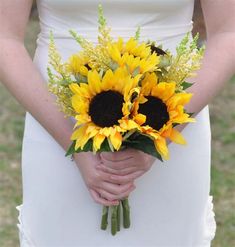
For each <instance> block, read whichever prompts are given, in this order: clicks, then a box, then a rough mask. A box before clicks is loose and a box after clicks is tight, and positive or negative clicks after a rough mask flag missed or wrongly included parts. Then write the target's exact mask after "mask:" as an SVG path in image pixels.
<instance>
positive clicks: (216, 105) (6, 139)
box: [0, 5, 235, 247]
mask: <svg viewBox="0 0 235 247" xmlns="http://www.w3.org/2000/svg"><path fill="white" fill-rule="evenodd" d="M194 19H195V32H196V31H199V32H200V34H201V37H202V38H205V31H204V24H203V19H202V15H201V12H200V6H199V5H197V6H196V8H195V15H194ZM38 32H39V26H38V19H37V12H36V10H35V9H33V11H32V16H31V18H30V22H29V24H28V28H27V34H26V39H25V44H26V47H27V49H28V51H29V53H30V55H31V56H33V54H34V50H35V40H36V36H37V33H38ZM0 103H1V104H0V246H1V247H17V246H19V243H18V230H17V227H16V224H17V216H18V212H17V211H16V209H15V207H16V205H19V204H21V200H22V199H21V197H22V185H21V166H20V158H21V154H20V153H21V141H22V135H23V127H24V110H23V109H22V107H21V106H20V105H19V104H18V103H17V102H16V101H15V100H14V98H13V97H11V96H10V94H9V93H8V92H7V91H6V89H5V88H4V87H3V86H2V85H1V84H0ZM234 106H235V77H234V78H233V79H232V80H230V81H229V82H227V84H226V87H225V89H224V90H223V91H222V92H221V93H220V94H219V95H218V96H217V97H216V98H215V99H214V101H213V102H212V104H211V105H210V117H211V127H212V138H213V140H212V187H211V194H212V195H213V196H214V207H215V212H216V221H217V233H216V237H215V239H214V241H213V244H212V246H213V247H233V246H235V213H234V212H235V211H234V209H235V166H234V160H235V148H234V142H235V124H234V123H235V110H234Z"/></svg>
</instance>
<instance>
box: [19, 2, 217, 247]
mask: <svg viewBox="0 0 235 247" xmlns="http://www.w3.org/2000/svg"><path fill="white" fill-rule="evenodd" d="M65 2H66V4H65ZM93 2H94V4H92V3H93ZM100 2H102V4H103V5H104V10H106V11H105V15H107V19H108V23H110V25H111V26H112V27H113V33H114V34H115V35H114V36H115V37H116V36H117V35H118V34H119V35H122V36H123V37H124V38H127V37H128V36H130V35H133V34H134V33H135V30H136V26H138V25H139V24H140V25H141V26H143V28H142V31H141V35H143V36H144V37H143V39H144V40H146V39H148V38H152V39H154V40H156V39H157V38H159V40H158V41H159V43H162V44H163V47H164V48H168V49H170V50H171V51H174V50H175V47H176V45H177V44H178V43H179V41H180V40H181V39H182V38H183V36H184V35H185V33H186V32H188V31H191V28H192V23H191V21H190V20H191V17H192V10H193V1H192V0H177V1H176V0H164V1H163V0H159V1H153V0H152V1H151V0H148V1H147V2H148V4H150V6H149V7H148V6H147V5H144V6H145V7H144V8H142V7H141V6H142V5H143V1H140V0H132V1H130V2H125V3H124V1H122V0H119V1H116V0H115V1H100ZM169 2H170V3H171V4H173V5H169V4H168V3H169ZM37 3H38V8H39V17H40V24H41V33H40V35H39V38H38V41H37V50H36V54H35V57H34V64H35V66H36V67H37V68H38V70H39V71H40V73H41V74H42V76H43V77H44V79H45V81H46V80H47V71H46V67H47V64H48V38H49V30H50V29H51V30H54V36H55V42H56V45H57V47H58V49H59V51H60V53H61V54H62V57H63V59H67V58H68V56H69V55H70V54H71V53H74V52H75V51H77V50H78V45H77V44H76V43H75V41H74V40H72V39H71V38H70V37H69V35H68V34H67V33H68V29H69V28H70V27H76V26H77V23H82V24H83V27H84V29H83V30H80V33H82V34H84V35H85V37H88V38H89V39H91V40H92V41H95V34H94V26H95V25H96V16H97V11H96V9H97V8H96V7H94V5H97V3H98V1H96V0H89V1H85V2H83V1H77V2H76V1H74V0H69V1H62V0H55V1H52V0H38V1H37ZM118 3H120V4H118ZM131 3H136V4H131ZM141 3H142V4H141ZM79 4H81V6H80V5H79ZM112 4H113V5H112ZM123 5H125V8H124V7H123ZM172 6H173V7H172ZM76 8H77V9H76ZM119 8H120V9H119ZM154 8H155V9H157V10H160V11H159V12H157V11H156V10H154ZM114 9H115V10H116V11H118V9H119V10H120V11H121V13H122V18H120V14H118V13H119V12H120V11H119V12H115V11H114ZM83 10H84V11H83ZM88 10H89V11H88ZM78 11H79V14H78V13H77V12H78ZM130 13H133V16H131V17H132V18H129V19H128V15H130ZM70 14H71V15H70ZM142 15H144V18H142V17H143V16H142ZM94 16H95V17H94ZM76 18H77V19H76ZM79 18H80V19H79ZM92 18H93V19H92ZM117 20H118V21H117ZM151 21H152V22H155V23H152V25H151ZM143 22H146V23H143ZM125 23H126V25H127V24H128V25H130V26H131V27H127V26H126V25H125ZM86 25H91V26H92V27H93V28H89V27H86ZM117 25H120V27H119V28H117V27H116V26H117ZM148 25H150V26H148ZM153 26H154V27H153ZM162 26H164V28H162ZM32 83H33V80H32ZM196 120H197V121H196V123H192V124H189V125H188V126H187V127H186V128H185V129H184V130H183V135H184V136H185V138H186V140H187V142H188V144H187V146H183V147H182V146H180V145H176V144H170V146H169V149H170V155H171V158H170V160H169V161H167V162H164V163H161V162H159V161H156V162H155V163H154V164H153V166H152V168H151V170H150V171H148V172H147V173H146V174H144V175H143V176H142V177H140V178H138V179H137V180H136V182H135V184H136V190H135V191H133V192H132V193H131V195H130V197H129V200H130V206H131V227H130V228H129V229H122V230H121V232H119V233H118V234H117V235H116V236H112V235H111V233H110V231H109V230H108V231H102V230H100V220H101V212H102V206H101V205H99V204H96V203H95V202H94V201H93V200H92V198H91V196H90V194H89V193H88V190H87V188H86V186H85V184H84V182H83V180H82V177H81V175H80V173H79V170H78V168H77V166H76V164H75V163H74V162H73V161H71V159H70V158H68V157H65V152H64V150H63V149H62V148H61V147H60V146H59V145H58V144H57V142H56V141H55V140H54V139H53V138H52V137H51V136H50V134H49V133H48V132H47V131H46V130H45V129H44V128H43V127H42V126H41V125H40V124H39V123H38V122H37V121H36V120H35V119H34V118H33V117H32V116H31V115H30V114H29V113H26V118H25V131H24V138H23V150H22V178H23V180H22V181H23V203H22V204H21V205H19V206H17V209H18V210H19V217H18V220H19V222H18V224H17V225H18V228H19V236H20V242H21V247H94V246H97V247H209V246H210V242H211V240H212V239H213V237H214V234H215V227H216V225H215V220H214V213H213V205H212V197H211V196H210V194H209V192H210V165H211V157H210V156H211V145H210V144H211V143H210V142H211V131H210V122H209V112H208V107H207V106H206V107H205V108H204V109H203V110H202V111H201V112H200V113H199V114H198V115H197V117H196Z"/></svg>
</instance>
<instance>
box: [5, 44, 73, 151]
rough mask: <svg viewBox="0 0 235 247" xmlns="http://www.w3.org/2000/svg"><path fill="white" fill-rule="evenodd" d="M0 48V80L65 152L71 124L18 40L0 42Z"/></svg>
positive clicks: (68, 142) (68, 143) (68, 141)
mask: <svg viewBox="0 0 235 247" xmlns="http://www.w3.org/2000/svg"><path fill="white" fill-rule="evenodd" d="M0 48H1V49H0V81H1V82H2V83H3V84H4V85H5V86H6V87H7V88H8V90H9V91H10V92H11V94H12V95H13V96H14V97H15V98H16V99H17V100H18V102H19V103H20V104H21V105H22V106H23V107H24V108H25V110H26V111H28V112H30V113H31V114H32V115H33V116H34V118H35V119H37V120H38V121H39V122H40V124H41V125H42V126H43V127H44V128H45V129H46V130H47V131H48V132H49V133H50V134H51V135H52V136H53V137H54V139H55V140H56V141H57V142H58V143H59V144H60V145H61V146H62V147H63V148H64V149H65V150H66V149H67V148H68V146H69V145H70V135H71V133H72V127H73V126H72V123H71V121H70V120H69V119H66V118H64V114H63V113H62V112H59V110H58V106H57V105H56V104H55V99H54V97H53V96H52V95H51V94H50V93H49V92H48V90H47V85H46V83H45V81H44V80H43V78H42V76H41V74H40V73H39V71H38V70H37V68H36V67H35V66H34V64H33V62H32V60H31V58H30V56H29V55H28V53H27V51H26V49H25V47H24V45H23V44H22V43H21V42H20V41H18V40H14V39H0Z"/></svg>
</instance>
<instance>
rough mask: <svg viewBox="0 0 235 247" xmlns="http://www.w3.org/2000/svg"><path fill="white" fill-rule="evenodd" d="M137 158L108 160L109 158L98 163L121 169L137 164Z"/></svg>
mask: <svg viewBox="0 0 235 247" xmlns="http://www.w3.org/2000/svg"><path fill="white" fill-rule="evenodd" d="M137 162H138V160H136V159H135V158H130V159H126V160H122V161H109V160H103V161H102V163H100V164H99V165H102V164H103V165H104V166H106V167H110V168H112V169H114V170H123V169H126V168H129V167H133V166H137Z"/></svg>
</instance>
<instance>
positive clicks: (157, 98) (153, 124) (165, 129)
mask: <svg viewBox="0 0 235 247" xmlns="http://www.w3.org/2000/svg"><path fill="white" fill-rule="evenodd" d="M140 94H141V95H142V97H145V98H146V100H147V101H146V102H144V103H140V104H138V105H137V107H136V108H135V111H136V114H137V113H138V114H143V115H145V116H146V121H145V122H144V124H142V126H141V132H142V133H143V134H145V135H148V136H149V137H151V138H152V139H153V141H154V145H155V147H156V150H157V151H158V152H159V153H160V155H162V157H163V158H165V159H169V151H168V148H167V143H166V139H167V138H169V139H170V140H171V141H173V142H175V143H178V144H186V141H185V139H184V138H183V136H182V135H181V134H180V132H178V131H177V130H176V129H175V128H174V126H175V125H177V124H184V123H188V122H194V121H195V120H194V119H193V118H190V115H189V114H187V113H186V112H185V109H184V106H185V104H187V103H188V102H189V101H190V99H191V97H192V94H190V93H186V92H181V93H177V92H176V83H175V82H158V78H157V76H156V74H155V73H147V74H146V76H145V78H144V79H143V81H142V88H141V93H140ZM136 114H135V115H136Z"/></svg>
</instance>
